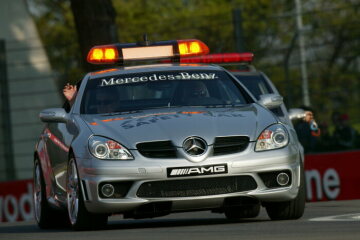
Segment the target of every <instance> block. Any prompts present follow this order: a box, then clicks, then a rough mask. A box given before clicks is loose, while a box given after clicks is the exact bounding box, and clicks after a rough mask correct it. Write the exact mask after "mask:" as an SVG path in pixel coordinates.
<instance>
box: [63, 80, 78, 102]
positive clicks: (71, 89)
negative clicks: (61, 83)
mask: <svg viewBox="0 0 360 240" xmlns="http://www.w3.org/2000/svg"><path fill="white" fill-rule="evenodd" d="M76 93H77V89H76V85H70V84H69V83H67V84H66V85H65V87H64V89H63V94H64V96H65V98H66V99H67V100H68V101H69V102H73V101H74V100H75V96H76Z"/></svg>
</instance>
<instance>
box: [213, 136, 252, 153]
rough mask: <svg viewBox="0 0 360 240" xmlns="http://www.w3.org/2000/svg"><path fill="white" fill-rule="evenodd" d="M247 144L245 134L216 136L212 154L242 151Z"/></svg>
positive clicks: (247, 139)
mask: <svg viewBox="0 0 360 240" xmlns="http://www.w3.org/2000/svg"><path fill="white" fill-rule="evenodd" d="M248 145H249V138H248V137H245V136H230V137H217V138H215V143H214V155H215V156H218V155H225V154H231V153H238V152H241V151H244V150H245V149H246V148H247V146H248Z"/></svg>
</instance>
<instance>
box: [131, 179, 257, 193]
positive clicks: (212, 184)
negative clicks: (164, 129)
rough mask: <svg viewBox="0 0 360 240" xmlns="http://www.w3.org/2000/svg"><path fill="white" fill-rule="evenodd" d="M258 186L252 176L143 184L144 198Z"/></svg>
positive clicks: (247, 188) (222, 191) (218, 191)
mask: <svg viewBox="0 0 360 240" xmlns="http://www.w3.org/2000/svg"><path fill="white" fill-rule="evenodd" d="M256 188H257V184H256V182H255V180H254V179H253V178H252V177H250V176H232V177H216V178H197V179H184V180H168V181H154V182H146V183H143V184H141V186H140V188H139V189H138V191H137V194H136V195H137V196H138V197H142V198H169V197H195V196H209V195H217V194H227V193H235V192H244V191H250V190H254V189H256Z"/></svg>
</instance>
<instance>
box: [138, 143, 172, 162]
mask: <svg viewBox="0 0 360 240" xmlns="http://www.w3.org/2000/svg"><path fill="white" fill-rule="evenodd" d="M136 147H137V149H138V151H139V152H140V153H141V154H142V155H143V156H144V157H148V158H176V148H175V147H174V145H173V144H172V143H171V141H157V142H143V143H138V144H137V145H136Z"/></svg>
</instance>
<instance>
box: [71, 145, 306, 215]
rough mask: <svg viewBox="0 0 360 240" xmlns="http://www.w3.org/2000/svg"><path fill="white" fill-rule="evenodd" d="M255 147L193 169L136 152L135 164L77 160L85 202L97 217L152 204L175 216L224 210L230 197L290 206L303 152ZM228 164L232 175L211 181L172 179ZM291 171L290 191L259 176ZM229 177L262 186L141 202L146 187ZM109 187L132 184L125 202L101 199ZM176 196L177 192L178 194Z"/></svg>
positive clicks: (184, 163)
mask: <svg viewBox="0 0 360 240" xmlns="http://www.w3.org/2000/svg"><path fill="white" fill-rule="evenodd" d="M252 149H253V148H252V146H250V147H249V148H247V150H245V151H244V152H241V153H237V154H229V155H223V156H218V157H209V158H207V159H206V160H205V161H202V162H199V163H193V162H190V161H188V160H186V159H146V158H144V157H142V156H141V155H140V154H139V153H136V152H135V159H136V160H133V161H103V160H98V159H95V158H94V159H81V158H77V162H78V168H79V174H80V177H81V180H82V181H81V183H82V190H83V193H84V194H83V196H84V199H85V205H86V208H87V209H88V211H90V212H93V213H109V214H111V213H123V212H131V211H134V210H135V209H137V208H139V207H141V206H143V205H145V204H149V203H159V202H171V212H176V211H188V210H201V209H216V208H221V207H222V206H223V204H224V200H225V199H226V198H229V197H240V196H246V197H252V198H255V199H257V200H259V201H260V202H276V201H288V200H291V199H294V198H295V197H296V196H297V193H298V189H299V183H300V171H301V168H300V166H301V164H300V163H301V157H300V153H299V152H298V150H297V148H295V147H292V146H288V147H286V148H283V149H278V150H273V151H265V152H253V151H252ZM216 164H227V166H228V173H226V174H218V175H210V176H209V175H207V176H191V177H176V178H168V177H167V168H169V167H188V166H203V165H216ZM283 170H288V171H290V173H291V184H290V185H288V186H286V187H277V188H268V187H266V185H265V184H264V181H263V180H262V178H261V177H260V176H259V173H263V172H272V171H283ZM228 176H250V177H251V178H253V180H254V181H255V182H256V185H257V186H256V188H255V189H253V190H249V191H242V192H232V193H226V194H214V195H206V196H191V197H152V198H150V197H147V198H144V197H143V198H141V197H139V196H138V194H137V192H138V189H139V187H140V186H141V185H142V184H143V183H149V182H152V181H173V180H176V181H179V180H182V179H183V180H189V179H192V180H194V181H196V179H201V178H209V177H211V178H221V177H228ZM103 182H132V184H131V187H130V189H129V190H128V192H127V194H126V196H124V197H123V198H110V199H107V198H101V197H100V196H99V189H98V188H99V185H100V184H101V183H103ZM174 190H176V189H174Z"/></svg>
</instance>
